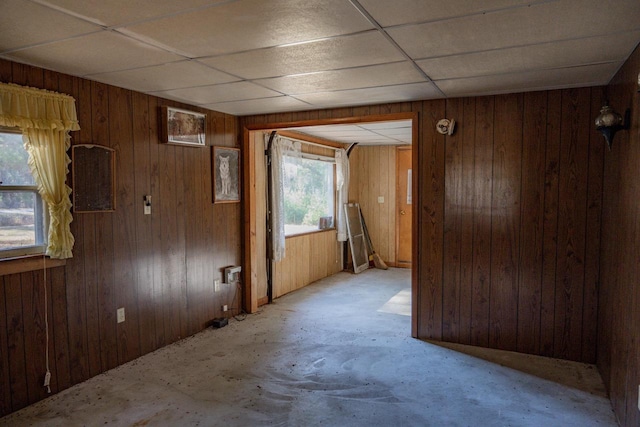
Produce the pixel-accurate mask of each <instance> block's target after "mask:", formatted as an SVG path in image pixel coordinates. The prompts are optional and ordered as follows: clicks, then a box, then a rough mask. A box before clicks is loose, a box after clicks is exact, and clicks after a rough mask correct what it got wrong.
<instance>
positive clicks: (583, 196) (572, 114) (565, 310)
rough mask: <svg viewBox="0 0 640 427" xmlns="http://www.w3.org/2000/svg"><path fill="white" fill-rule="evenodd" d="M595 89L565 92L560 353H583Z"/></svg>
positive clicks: (557, 349) (557, 350)
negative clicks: (585, 267)
mask: <svg viewBox="0 0 640 427" xmlns="http://www.w3.org/2000/svg"><path fill="white" fill-rule="evenodd" d="M589 95H590V91H589V89H570V90H563V91H562V117H563V127H562V131H561V138H562V144H561V147H560V188H559V201H560V203H559V208H558V213H559V216H558V258H557V267H556V313H557V314H559V315H556V318H555V332H554V338H555V340H554V356H556V357H560V358H565V359H571V360H579V359H580V358H581V357H582V347H581V339H582V326H583V325H582V307H583V294H584V256H585V227H586V205H587V165H588V152H589V129H590V126H591V122H592V118H591V117H589V112H590V109H591V108H590V106H591V102H590V99H589Z"/></svg>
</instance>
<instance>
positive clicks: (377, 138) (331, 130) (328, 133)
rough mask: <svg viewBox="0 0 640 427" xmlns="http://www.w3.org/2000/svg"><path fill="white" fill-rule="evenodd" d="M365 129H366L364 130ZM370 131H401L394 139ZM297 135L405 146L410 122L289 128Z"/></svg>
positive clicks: (410, 135) (410, 128)
mask: <svg viewBox="0 0 640 427" xmlns="http://www.w3.org/2000/svg"><path fill="white" fill-rule="evenodd" d="M365 127H366V128H365ZM371 129H393V130H396V131H402V135H398V136H396V137H391V136H384V135H381V134H380V133H378V131H377V130H376V131H373V130H371ZM290 130H294V131H296V132H299V133H304V134H307V135H311V136H315V137H318V138H323V139H328V140H331V141H339V142H343V143H351V142H357V143H358V145H406V144H411V138H412V132H411V130H412V127H411V120H396V121H387V122H371V123H359V124H353V125H351V124H345V125H323V126H307V127H301V128H300V127H299V128H290Z"/></svg>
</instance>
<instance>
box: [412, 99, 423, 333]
mask: <svg viewBox="0 0 640 427" xmlns="http://www.w3.org/2000/svg"><path fill="white" fill-rule="evenodd" d="M412 116H413V119H412V121H411V127H412V131H411V134H412V135H411V146H412V147H416V150H415V151H412V153H411V167H412V171H411V199H412V200H411V202H412V203H413V206H414V209H411V221H412V224H411V228H412V230H411V232H412V233H413V239H411V336H412V337H414V338H417V337H418V303H419V294H418V292H419V291H418V289H419V286H418V277H419V275H418V273H419V271H418V268H420V266H419V264H420V263H419V262H418V240H419V238H418V236H420V234H419V231H420V230H419V224H420V223H419V220H418V214H419V212H420V209H421V207H422V204H421V203H422V201H421V200H420V199H419V196H420V194H419V193H418V177H419V176H420V162H419V161H418V158H419V157H420V152H419V150H420V145H421V144H420V143H421V141H420V140H419V138H420V127H419V126H420V121H421V120H420V115H419V113H418V112H414V113H412ZM416 206H417V207H418V208H417V209H416Z"/></svg>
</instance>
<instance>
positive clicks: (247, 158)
mask: <svg viewBox="0 0 640 427" xmlns="http://www.w3.org/2000/svg"><path fill="white" fill-rule="evenodd" d="M392 120H411V124H412V141H411V143H412V144H411V145H412V147H414V146H415V145H416V144H418V130H419V129H418V128H419V123H420V122H419V114H418V112H415V111H414V112H406V113H389V114H371V115H365V116H351V117H343V118H335V119H314V120H299V121H282V122H277V121H274V122H271V123H252V124H244V125H243V129H242V151H243V153H244V154H243V156H242V166H243V167H242V169H243V172H242V177H243V179H242V183H243V184H242V185H243V191H244V195H243V201H244V203H243V243H244V244H243V249H244V250H243V255H244V256H243V258H244V260H243V261H244V262H243V264H244V268H243V271H244V273H243V276H244V277H243V285H242V291H243V292H242V293H243V297H242V305H243V308H244V310H245V311H246V312H247V313H255V312H256V311H257V310H258V295H257V283H256V274H255V272H254V271H253V266H255V265H256V259H257V250H256V220H257V218H256V212H255V203H256V198H255V197H256V182H255V174H254V173H253V164H254V161H255V155H256V152H255V144H254V143H251V140H252V138H251V133H252V132H254V131H271V130H274V129H282V128H296V127H305V126H323V125H337V124H354V123H371V122H382V121H392ZM418 168H419V165H418V162H417V156H416V155H415V154H414V153H412V174H411V178H412V189H411V190H412V199H413V200H414V201H417V200H418V197H417V196H418V188H417V185H416V184H417V176H418V175H419V173H418ZM417 225H418V215H417V209H412V227H413V232H414V233H415V232H416V231H417V230H418V227H417ZM417 252H418V242H417V239H412V242H411V258H412V261H413V262H412V264H411V335H412V336H413V337H417V336H418V335H417V334H418V306H417V304H418V265H417V263H416V262H415V260H417V259H418V253H417Z"/></svg>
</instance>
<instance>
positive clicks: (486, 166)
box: [471, 97, 494, 347]
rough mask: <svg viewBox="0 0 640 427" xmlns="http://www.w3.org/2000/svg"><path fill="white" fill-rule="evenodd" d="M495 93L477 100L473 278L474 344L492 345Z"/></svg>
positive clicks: (472, 332)
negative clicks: (490, 304)
mask: <svg viewBox="0 0 640 427" xmlns="http://www.w3.org/2000/svg"><path fill="white" fill-rule="evenodd" d="M493 110H494V99H493V97H483V98H478V99H477V101H476V139H475V148H474V178H473V182H474V187H473V189H472V191H473V199H474V203H473V258H472V260H471V262H472V266H471V270H472V282H471V288H472V293H471V344H473V345H478V346H482V347H486V346H488V345H489V301H490V298H489V289H490V285H491V266H490V264H491V198H492V195H493V192H492V179H491V173H492V165H493V122H494V120H493V117H494V116H493Z"/></svg>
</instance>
